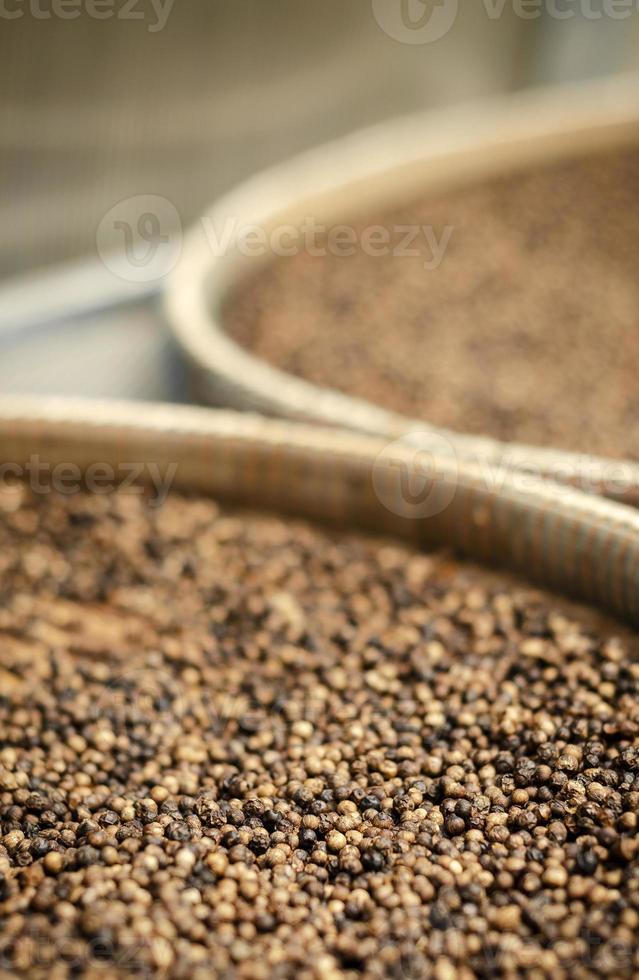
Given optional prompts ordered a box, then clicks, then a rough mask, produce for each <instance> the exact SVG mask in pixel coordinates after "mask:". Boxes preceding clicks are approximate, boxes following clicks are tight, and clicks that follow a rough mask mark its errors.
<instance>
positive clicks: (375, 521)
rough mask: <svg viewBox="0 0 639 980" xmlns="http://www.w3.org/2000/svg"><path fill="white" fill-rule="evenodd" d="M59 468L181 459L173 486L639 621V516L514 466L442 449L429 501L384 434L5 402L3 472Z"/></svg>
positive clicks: (244, 418) (206, 414)
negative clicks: (453, 562)
mask: <svg viewBox="0 0 639 980" xmlns="http://www.w3.org/2000/svg"><path fill="white" fill-rule="evenodd" d="M34 454H37V455H38V456H39V458H40V460H41V461H42V462H47V463H48V464H49V465H56V464H58V463H71V464H76V465H79V466H80V467H81V468H83V469H85V468H86V467H87V466H89V465H90V464H91V463H95V462H101V463H107V464H110V465H112V466H118V465H122V464H138V466H139V465H140V464H147V463H151V462H152V463H155V464H156V465H159V466H161V467H162V466H164V467H166V466H168V465H170V464H174V467H175V476H174V482H173V486H174V488H175V489H182V490H184V489H188V490H193V491H197V492H201V493H205V494H211V495H213V496H215V497H217V498H220V499H222V500H226V501H229V502H231V503H232V504H233V505H234V506H237V505H242V506H248V507H251V508H259V509H271V510H277V511H281V512H286V513H291V514H296V515H301V516H304V517H308V518H310V519H313V520H319V521H322V522H329V523H332V524H337V525H340V526H343V527H352V528H361V529H366V530H370V531H374V532H376V533H382V534H388V535H394V536H396V537H398V538H401V539H402V540H406V541H409V542H412V543H414V544H417V545H428V546H433V545H446V546H451V547H452V548H454V549H455V550H456V551H457V552H458V553H460V554H461V555H464V556H467V557H468V558H471V559H473V560H478V561H481V562H488V563H492V564H495V565H498V566H502V567H505V568H509V569H511V570H514V571H516V572H519V573H523V574H524V575H526V576H527V577H528V578H530V579H532V580H534V581H535V582H538V583H539V584H541V585H544V586H547V587H548V588H551V589H555V590H557V591H559V592H562V593H564V594H568V595H571V596H573V597H575V598H579V599H582V600H586V601H587V602H589V603H593V604H595V605H599V606H601V607H604V608H606V609H607V610H608V611H611V612H613V613H614V614H616V615H618V616H621V617H623V618H625V619H626V620H627V621H629V622H630V623H633V624H635V625H639V513H637V511H636V510H635V509H633V508H630V507H627V506H625V505H623V504H618V503H613V502H610V501H607V500H603V499H601V498H599V497H594V496H589V495H587V494H584V493H581V492H580V491H576V490H573V489H568V488H566V487H562V486H559V485H557V484H554V483H552V482H547V483H546V484H544V485H543V486H538V487H535V488H534V489H533V490H531V491H526V490H524V489H522V488H521V487H520V486H518V483H517V479H516V475H512V476H507V477H506V478H505V480H504V481H503V484H502V485H501V486H500V488H499V490H498V491H496V490H494V489H493V488H491V487H490V486H488V485H487V484H486V481H485V479H484V475H483V473H482V470H481V468H480V467H477V466H476V465H473V464H471V463H468V462H465V461H464V460H461V461H459V462H452V461H451V459H450V458H449V457H448V456H443V457H439V458H434V460H433V462H434V464H435V465H434V469H433V477H432V479H431V480H430V482H429V484H428V493H427V494H426V497H425V506H424V507H422V508H421V510H420V508H419V507H417V508H416V507H415V506H414V503H413V501H412V497H409V498H408V506H407V494H406V479H407V478H408V479H410V478H411V477H412V476H414V475H415V474H414V462H415V460H414V453H413V451H412V450H411V449H410V448H407V447H404V446H402V445H401V444H400V445H398V446H395V447H393V451H392V453H391V454H389V453H388V450H387V444H386V441H385V440H384V439H380V438H379V437H372V436H366V435H361V434H358V433H352V432H348V431H345V430H336V429H328V428H322V427H317V426H305V425H301V424H298V423H291V422H285V421H277V420H271V419H265V418H262V417H259V416H252V415H249V414H236V413H234V412H222V411H213V410H210V409H205V408H194V407H187V406H174V405H153V404H146V403H137V402H135V403H134V402H130V403H129V402H104V403H101V402H97V401H92V400H68V399H29V398H8V397H5V398H0V473H2V482H3V483H4V481H5V479H6V478H7V473H8V472H9V470H8V469H6V468H5V467H6V465H7V464H11V465H12V466H13V472H15V467H16V466H17V467H21V466H25V465H26V463H27V461H28V460H29V459H30V458H31V457H32V456H33V455H34Z"/></svg>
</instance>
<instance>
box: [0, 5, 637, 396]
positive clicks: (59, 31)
mask: <svg viewBox="0 0 639 980" xmlns="http://www.w3.org/2000/svg"><path fill="white" fill-rule="evenodd" d="M456 3H457V4H458V13H457V17H456V19H455V21H454V24H453V25H452V27H451V29H450V30H449V31H448V33H447V34H446V35H445V36H444V37H442V38H441V39H440V40H437V41H436V42H434V43H428V44H419V43H406V37H404V38H402V37H400V39H399V40H398V39H397V38H396V37H393V36H391V34H390V33H389V32H387V31H385V30H384V29H383V26H380V22H385V21H386V20H388V18H390V23H391V24H394V23H399V24H400V26H401V21H398V20H397V18H398V16H399V14H401V12H402V11H403V16H404V18H405V19H406V18H408V20H409V21H411V20H412V22H414V23H419V21H420V18H423V19H424V20H427V19H428V17H429V16H431V15H432V16H435V14H436V13H437V10H436V9H435V8H437V7H441V6H442V5H446V4H456ZM609 4H610V0H552V3H551V2H550V0H548V2H546V0H540V4H539V8H540V9H539V17H535V18H534V19H527V18H524V17H523V16H521V7H520V4H519V3H518V2H516V0H509V2H505V3H503V4H500V3H499V2H497V0H346V2H345V0H324V2H323V3H321V4H318V3H316V2H314V0H269V2H265V0H174V2H173V3H172V2H171V0H99V2H98V3H96V0H0V133H1V139H2V148H1V153H0V185H1V187H2V194H1V195H0V220H1V224H0V228H1V234H0V390H3V391H9V390H29V391H58V390H60V391H68V390H73V391H78V392H82V393H91V394H118V395H130V394H141V395H144V396H146V397H176V393H178V392H179V390H180V380H179V372H178V371H177V370H176V368H175V365H174V364H173V363H172V362H171V361H170V355H169V354H167V352H166V350H165V342H164V339H163V334H162V332H161V325H160V323H159V321H158V318H157V315H156V307H155V306H154V302H155V301H154V299H153V292H154V287H153V286H152V285H149V284H146V285H144V284H140V285H139V286H135V285H132V284H130V283H129V284H122V283H119V282H116V281H114V279H115V278H117V277H113V276H111V279H109V276H108V274H107V273H108V270H105V268H104V263H103V262H100V257H99V255H98V250H97V249H96V235H98V229H100V227H101V225H100V223H101V221H102V219H103V218H104V216H105V214H107V213H108V212H109V211H110V209H111V208H113V207H114V206H115V205H117V204H118V202H120V201H122V200H123V199H126V198H129V197H132V196H136V195H147V194H151V195H160V196H162V197H165V198H167V199H168V201H170V202H171V204H172V205H174V206H175V209H176V213H177V214H178V215H179V219H180V221H181V222H182V225H183V226H185V227H186V226H187V225H188V224H189V222H191V221H192V220H193V219H194V218H195V217H196V216H197V215H198V213H200V212H201V211H202V209H203V208H204V207H205V206H206V205H207V204H208V203H209V202H210V200H211V199H212V198H214V197H215V196H216V195H217V194H219V193H220V192H221V191H223V190H225V189H227V188H228V187H229V186H230V185H232V184H233V183H235V182H237V181H238V180H240V179H241V178H243V177H245V176H247V175H248V174H250V173H252V172H254V171H256V170H257V169H259V168H261V167H263V166H265V165H266V164H268V163H272V162H274V161H277V160H280V159H282V158H285V157H287V156H288V155H290V154H291V153H293V152H295V151H298V150H300V149H302V148H304V147H308V146H311V145H313V144H316V143H318V142H321V141H323V140H325V139H327V138H329V137H331V136H336V135H339V134H341V133H344V132H346V131H348V130H351V129H353V128H356V127H359V126H362V125H365V124H367V123H371V122H373V121H376V120H382V119H385V118H388V117H390V116H393V115H396V114H398V113H402V112H407V111H412V110H415V109H420V108H427V107H433V106H441V105H446V104H451V103H454V102H459V101H467V100H469V99H475V98H477V99H480V98H482V97H483V96H486V95H489V94H494V93H498V92H505V91H510V90H514V89H517V88H521V87H525V86H529V85H538V84H543V83H549V82H551V83H561V82H563V81H569V80H574V79H578V78H587V77H594V76H597V75H603V74H607V73H611V72H616V71H622V70H626V69H628V68H631V67H633V66H635V65H637V64H639V29H638V22H639V16H638V15H637V13H636V7H637V4H635V3H634V0H633V2H629V5H628V8H629V9H628V11H627V12H628V14H630V12H631V10H630V8H632V16H628V17H627V18H626V17H624V19H617V18H616V17H611V16H608V15H607V13H606V11H607V10H609ZM430 8H432V9H430ZM553 10H555V11H557V10H559V11H563V12H564V13H565V12H566V11H568V12H569V14H570V16H567V17H563V18H561V19H558V18H557V16H553V15H552V11H553ZM380 11H381V14H380ZM491 11H492V14H491V13H490V12H491ZM496 11H501V14H500V16H496ZM597 13H599V16H596V15H597ZM98 15H99V16H100V18H102V19H98ZM391 33H392V32H391ZM400 33H401V32H400ZM409 33H410V32H409ZM409 40H413V39H412V38H410V37H409ZM113 247H114V248H118V247H122V242H121V241H119V240H118V239H117V236H116V235H115V234H114V238H113ZM43 270H44V273H45V277H44V278H42V272H43ZM52 270H53V271H52ZM58 270H61V271H58ZM105 276H106V277H105ZM16 277H21V278H20V280H19V281H18V280H17V279H16ZM8 280H12V281H11V282H8Z"/></svg>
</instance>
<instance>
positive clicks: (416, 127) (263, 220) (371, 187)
mask: <svg viewBox="0 0 639 980" xmlns="http://www.w3.org/2000/svg"><path fill="white" fill-rule="evenodd" d="M637 139H639V72H630V73H626V74H623V75H618V76H612V77H610V78H606V79H604V80H596V81H594V82H593V81H588V82H585V83H584V82H581V83H578V84H575V85H569V86H560V87H551V88H544V89H535V90H526V91H524V92H520V93H516V94H514V95H506V96H499V97H497V98H494V99H490V100H484V101H482V102H480V103H472V104H464V105H461V106H457V107H453V108H446V109H443V110H441V109H438V110H435V111H432V110H431V111H428V112H426V113H419V114H412V115H410V116H405V117H401V118H399V119H395V120H392V121H390V122H385V123H381V124H377V125H375V126H373V127H369V128H367V129H364V130H361V131H358V132H355V133H353V134H351V135H349V136H347V137H342V138H340V139H338V140H335V141H333V142H331V143H328V144H324V145H321V146H319V147H317V148H316V149H314V150H311V151H307V152H305V153H303V154H301V155H299V156H296V157H294V158H293V159H291V160H289V161H288V162H286V163H284V164H279V165H277V166H275V167H272V168H270V169H268V170H266V171H263V172H262V173H260V174H257V175H256V176H254V177H253V178H251V179H250V180H248V181H245V182H243V183H242V184H240V185H239V186H238V187H236V189H235V190H233V191H231V192H230V193H228V194H225V195H224V196H222V197H221V198H219V199H218V200H217V201H216V202H215V203H214V204H213V206H212V207H211V208H210V209H209V210H208V211H207V212H206V213H205V214H204V215H203V219H202V220H204V221H207V222H209V223H210V225H211V226H212V227H219V226H220V223H223V222H224V221H225V219H227V218H228V217H232V218H233V219H234V220H235V219H238V221H239V224H240V226H241V224H242V222H245V223H248V224H259V225H261V226H262V227H264V228H265V229H269V228H272V227H273V226H274V225H276V224H278V223H279V222H286V223H290V222H292V223H295V221H296V220H297V221H299V220H300V218H303V216H304V214H305V213H308V209H309V207H310V206H313V207H315V208H316V209H319V211H316V212H315V214H314V216H315V217H316V218H319V219H320V220H321V219H324V220H330V219H331V217H333V218H335V217H337V216H340V217H342V218H347V217H348V215H349V213H351V214H352V213H353V212H354V211H355V212H357V211H359V210H361V209H362V207H365V206H366V202H368V201H371V202H375V204H376V206H382V207H383V206H384V204H388V203H390V202H392V201H393V200H397V199H398V197H400V198H401V197H403V198H406V197H407V196H409V195H410V193H411V191H412V190H416V189H417V188H418V187H419V188H420V189H424V188H426V187H429V188H437V187H442V188H443V187H450V186H453V184H454V183H455V182H460V181H464V180H468V179H470V178H472V179H476V178H478V177H479V178H481V177H482V176H487V175H489V174H494V173H497V172H503V171H504V169H512V168H516V167H519V166H525V165H527V164H529V163H530V162H531V161H534V160H551V159H553V158H560V157H562V156H569V155H574V154H578V153H579V152H585V151H595V150H603V149H605V148H607V147H610V146H614V145H626V144H627V143H630V142H635V141H636V140H637ZM426 167H428V172H427V177H426V178H425V177H424V170H425V168H426ZM400 188H401V191H400ZM266 258H268V256H267V257H266ZM264 260H265V259H264V258H260V259H250V258H248V259H247V257H246V256H242V255H240V253H239V250H238V248H237V236H236V235H235V236H233V235H232V236H231V237H230V240H229V242H228V248H227V249H226V250H225V251H224V252H223V253H221V254H214V252H213V251H212V250H211V247H210V245H209V243H208V242H207V238H206V235H205V234H204V232H203V229H202V224H201V222H200V223H199V224H197V225H196V226H194V227H193V228H192V229H191V230H190V232H189V233H188V234H187V236H186V239H185V243H184V249H183V252H182V257H181V260H180V262H179V263H178V265H177V267H176V268H175V270H174V271H173V272H172V274H171V275H170V276H169V278H168V282H167V289H166V292H165V296H164V309H165V312H166V318H167V320H168V323H169V327H170V329H171V331H172V334H173V336H174V339H175V340H176V342H177V345H178V347H179V349H180V350H181V351H182V354H183V355H184V357H185V359H186V361H187V364H188V365H189V367H190V369H191V374H192V379H193V385H194V390H195V392H196V394H197V396H198V398H199V399H201V400H202V401H204V402H205V403H207V404H210V405H221V404H223V405H228V406H230V407H232V408H237V409H241V410H256V411H260V412H262V413H264V414H267V415H274V416H282V417H285V418H291V419H297V420H301V421H311V422H314V423H319V424H322V425H332V426H347V427H348V428H351V429H354V430H356V431H359V432H362V433H372V434H382V435H384V436H386V437H388V438H396V437H398V436H399V435H401V434H403V433H405V432H406V431H415V430H419V431H420V432H422V433H423V437H424V438H427V435H428V433H431V434H433V436H434V438H435V440H437V437H438V436H443V437H444V438H445V439H446V440H447V441H448V442H450V443H452V444H453V445H454V447H455V449H456V450H457V451H459V452H460V453H461V454H462V455H466V456H469V457H471V458H475V459H477V458H480V459H487V460H491V461H493V462H495V463H499V461H500V460H502V459H503V458H504V456H505V455H507V456H508V459H509V460H510V461H511V463H512V465H513V466H516V467H524V468H525V467H527V466H530V465H532V466H535V467H540V468H542V469H544V470H545V471H547V472H549V473H553V472H558V471H561V470H562V468H568V469H570V467H571V466H572V467H576V466H578V465H579V461H581V462H584V461H585V465H592V466H593V467H599V468H602V467H604V466H605V465H607V464H608V463H609V461H607V460H605V459H603V458H602V457H595V456H589V455H588V454H583V453H580V454H575V453H571V452H568V451H565V450H556V449H553V448H545V447H539V446H528V445H523V444H519V443H502V442H500V441H498V440H496V439H493V438H490V437H483V436H469V435H466V434H463V433H458V432H453V431H451V430H447V429H444V428H439V427H436V426H433V425H432V424H430V423H429V422H428V421H427V420H422V419H415V418H409V417H406V416H403V415H400V414H398V413H394V412H390V411H388V410H386V409H384V408H381V407H380V406H377V405H375V404H373V403H370V402H367V401H364V400H362V399H358V398H353V397H351V396H349V395H346V394H343V393H341V392H339V391H337V390H334V389H329V388H325V387H320V386H317V385H314V384H312V383H310V382H308V381H305V380H303V379H301V378H296V377H294V376H293V375H290V374H288V373H286V372H284V371H282V370H280V369H278V368H275V367H273V366H271V365H270V364H268V363H266V362H265V361H263V360H261V359H260V358H257V357H255V356H254V355H252V354H251V353H249V352H248V351H246V350H244V349H243V348H241V347H240V346H239V345H238V344H236V343H235V342H234V341H233V340H232V339H231V338H230V337H229V336H228V335H227V334H226V332H225V330H224V324H223V307H224V302H225V300H226V298H227V296H228V295H229V292H230V290H232V289H233V288H235V287H236V286H237V284H238V283H239V282H241V280H242V278H243V276H245V275H247V274H248V273H249V272H251V271H254V270H255V268H256V263H257V262H258V261H264ZM624 462H625V464H626V465H627V466H628V467H630V468H631V469H632V471H633V477H632V483H633V487H632V489H631V490H630V491H625V492H624V494H623V495H622V496H619V495H617V496H615V493H614V491H612V492H611V491H609V490H607V489H605V488H603V487H602V488H601V490H600V492H602V493H605V494H606V495H608V496H612V497H613V499H623V500H624V501H627V502H631V503H633V504H635V505H639V464H634V463H631V462H629V461H624ZM558 478H559V477H558Z"/></svg>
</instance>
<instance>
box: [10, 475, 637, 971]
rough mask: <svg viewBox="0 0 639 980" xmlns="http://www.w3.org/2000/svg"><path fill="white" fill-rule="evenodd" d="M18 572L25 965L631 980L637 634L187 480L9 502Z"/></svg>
mask: <svg viewBox="0 0 639 980" xmlns="http://www.w3.org/2000/svg"><path fill="white" fill-rule="evenodd" d="M3 507H4V509H3ZM0 565H1V582H2V605H1V608H0V681H1V686H0V742H1V744H2V748H1V749H0V967H1V968H3V969H4V970H5V971H6V972H7V973H9V974H10V975H12V976H15V975H18V976H20V975H22V976H29V977H35V978H38V977H47V978H49V977H52V978H63V977H67V976H78V975H80V976H85V977H104V976H108V977H128V976H135V975H139V974H140V973H144V972H145V971H146V972H147V973H148V972H149V971H150V973H151V975H158V976H171V977H177V978H182V977H184V978H191V977H193V978H200V977H201V978H205V977H206V978H208V977H210V976H219V977H233V976H238V977H247V978H249V977H250V978H261V977H263V978H265V980H266V978H270V977H276V978H277V977H282V978H283V977H293V976H294V977H299V978H316V977H317V978H331V977H336V978H337V977H357V976H363V977H367V978H377V977H386V976H391V977H392V976H395V977H400V978H401V977H416V976H417V977H422V976H424V977H426V976H434V977H436V978H437V980H448V978H451V980H453V978H456V977H460V978H462V980H466V978H468V980H469V978H472V977H485V976H504V977H515V976H524V977H529V978H538V977H546V976H548V977H551V976H552V977H563V976H569V975H570V976H571V977H575V978H579V977H599V976H602V975H610V976H614V977H623V976H628V977H631V976H633V975H636V971H637V969H638V968H639V956H638V954H637V937H638V935H639V860H638V848H639V839H638V836H637V812H638V809H639V775H638V773H639V748H638V732H639V728H638V724H639V662H638V660H637V649H636V638H635V636H634V635H632V634H626V633H624V632H623V631H622V629H621V628H620V627H618V626H616V625H615V624H613V623H611V622H610V621H608V620H605V619H603V618H599V617H598V616H595V615H594V614H591V613H589V612H588V611H586V610H583V609H580V608H578V607H572V606H568V605H566V604H563V603H560V602H559V601H558V600H555V599H553V598H551V597H548V596H545V595H543V594H540V593H537V592H533V591H531V590H529V589H525V588H523V587H521V586H519V585H517V583H515V582H513V581H512V580H511V579H508V578H506V577H501V576H494V575H490V574H489V573H487V572H485V571H482V570H479V569H476V568H473V567H470V566H464V565H461V564H458V563H456V562H454V561H452V560H451V559H450V558H448V557H447V556H446V555H444V554H435V555H429V556H425V555H422V554H419V553H416V552H414V551H412V550H411V549H410V548H407V547H403V546H400V545H396V544H390V543H388V542H384V541H379V540H375V539H372V538H366V537H363V536H357V535H353V534H337V533H334V532H328V531H325V530H321V529H316V528H313V527H310V526H307V525H306V524H304V523H301V522H294V521H291V522H288V521H285V520H284V519H281V518H276V517H262V516H255V515H237V514H236V515H232V514H228V513H226V512H225V511H223V510H220V509H219V508H218V507H217V506H216V504H215V503H213V502H211V501H204V500H198V499H186V498H183V497H180V496H178V495H173V496H171V497H170V498H169V500H168V501H167V503H166V504H165V506H164V507H163V508H162V509H161V510H153V509H149V508H147V507H146V506H145V504H144V502H143V501H142V500H141V499H140V498H139V497H133V496H125V495H112V496H108V497H104V496H93V497H90V496H85V495H79V496H74V497H60V496H56V495H48V496H39V497H35V498H33V497H31V496H30V495H29V493H27V491H24V492H23V493H22V495H21V496H19V497H17V496H15V495H9V496H3V497H0Z"/></svg>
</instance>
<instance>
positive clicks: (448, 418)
mask: <svg viewBox="0 0 639 980" xmlns="http://www.w3.org/2000/svg"><path fill="white" fill-rule="evenodd" d="M339 227H340V228H341V229H342V231H341V235H342V238H341V239H339V238H334V239H331V236H330V235H329V236H328V237H327V239H326V240H325V241H319V242H314V243H313V249H312V250H308V249H305V248H304V247H301V248H300V250H299V252H298V254H296V255H294V256H289V257H281V258H278V259H276V260H275V261H273V262H271V263H269V264H268V265H267V266H266V267H264V268H261V269H260V271H259V272H258V273H257V274H256V275H254V276H253V277H252V278H250V279H249V280H248V281H243V282H242V285H241V289H240V290H238V291H237V295H234V296H231V297H230V298H229V300H228V303H227V308H226V312H225V317H224V324H225V327H226V328H227V329H228V332H229V333H230V334H231V335H232V336H233V337H234V338H235V339H236V340H237V341H238V342H239V343H240V344H242V345H243V346H244V347H246V348H248V349H249V350H250V351H252V352H253V353H255V354H256V355H257V356H258V357H261V358H263V359H264V360H266V361H268V362H270V363H272V364H274V365H275V366H277V367H280V368H282V369H284V370H285V371H288V372H289V373H291V374H294V375H298V376H300V377H302V378H305V379H307V380H309V381H312V382H314V383H316V384H318V385H326V386H328V387H329V388H338V389H340V390H341V391H345V392H347V393H348V394H352V395H356V396H358V397H360V398H364V399H367V400H368V401H371V402H375V403H376V404H378V405H382V406H384V407H385V408H389V409H392V410H395V411H398V412H401V413H403V414H405V415H409V416H412V417H417V418H423V419H426V420H428V421H429V422H431V423H433V424H434V425H440V426H444V427H448V428H451V429H455V430H458V431H461V432H472V433H476V434H479V435H492V436H495V437H497V438H500V439H505V440H515V441H519V442H527V443H532V444H539V445H551V446H557V447H558V448H563V449H569V450H575V451H583V452H589V453H595V454H602V455H607V456H615V457H626V456H627V457H632V458H634V459H639V442H638V441H637V435H636V432H637V419H638V418H639V400H638V398H637V385H636V378H637V365H638V364H639V277H637V273H636V270H637V267H638V265H639V149H627V150H617V151H615V152H613V153H610V152H607V153H604V154H602V153H599V154H596V155H594V156H592V157H589V158H585V159H578V160H568V161H563V162H562V163H554V164H553V165H546V166H544V167H540V168H538V169H535V170H528V171H525V172H522V173H518V174H515V175H510V176H505V177H501V178H498V179H492V180H490V181H487V182H485V183H483V184H479V185H473V186H467V187H464V188H460V189H457V190H455V191H449V192H447V193H445V194H443V193H440V194H437V193H434V192H431V193H430V194H428V195H427V196H426V197H424V198H423V199H422V200H418V201H414V202H413V203H412V204H408V205H405V206H402V207H401V208H398V209H397V210H396V211H394V212H389V213H386V214H371V215H368V216H367V217H359V218H358V219H357V221H356V223H355V225H354V227H353V229H352V231H351V236H350V237H348V233H347V232H346V233H345V232H344V227H343V226H341V225H340V226H339ZM424 229H425V230H424ZM446 229H449V232H448V233H449V234H450V239H449V240H447V238H446V234H447V233H446ZM336 230H337V226H336ZM371 234H373V235H374V236H376V237H374V238H373V243H374V244H373V246H372V247H371V246H370V245H369V246H367V244H366V243H367V241H369V240H370V239H369V237H368V236H370V235H371ZM302 241H303V239H302ZM435 241H436V242H437V243H438V248H439V251H440V253H441V252H442V251H443V255H441V256H440V257H441V261H439V264H438V263H437V262H434V261H433V260H434V258H436V257H437V255H438V248H435V247H434V242H435ZM446 242H447V244H446ZM444 246H445V248H444ZM349 250H350V251H352V252H353V253H354V254H352V255H348V254H347V253H348V251H349ZM322 252H323V253H324V254H321V253H322ZM411 253H412V254H411ZM425 263H426V265H427V266H428V267H427V268H426V267H425ZM433 266H434V267H433ZM345 421H348V420H345Z"/></svg>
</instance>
